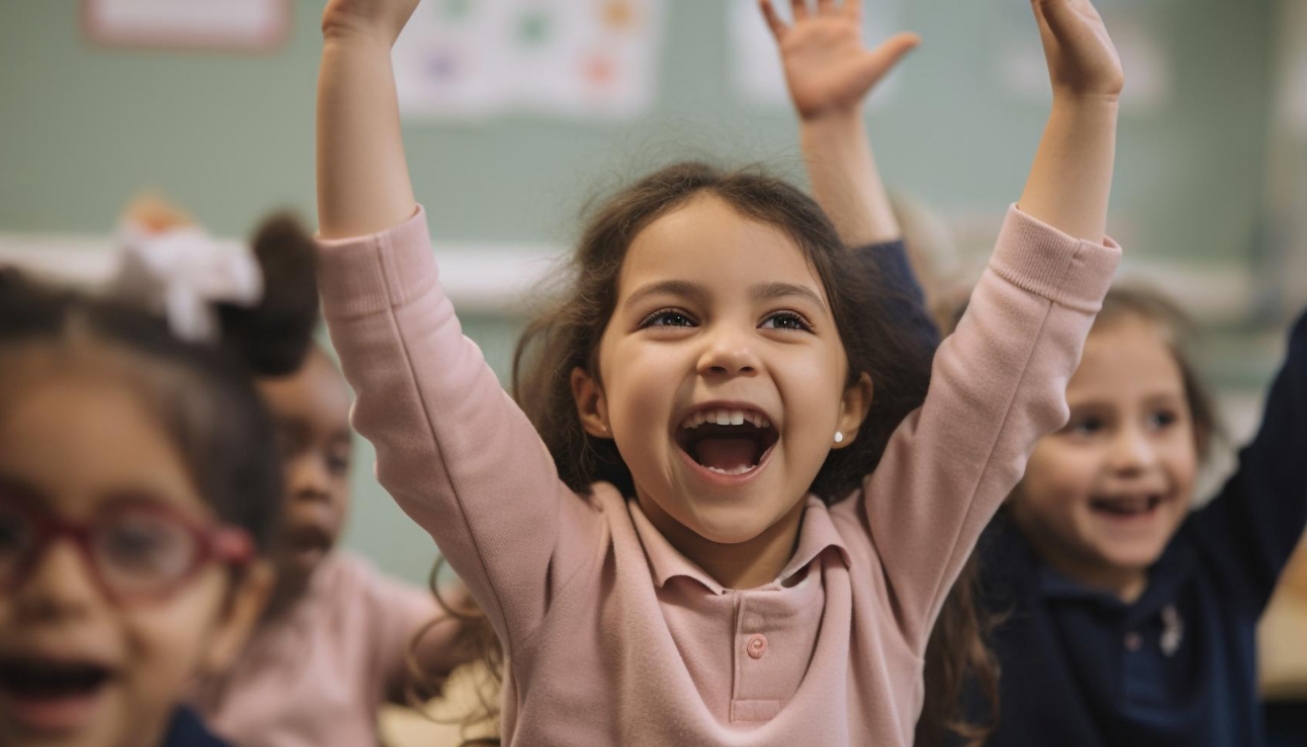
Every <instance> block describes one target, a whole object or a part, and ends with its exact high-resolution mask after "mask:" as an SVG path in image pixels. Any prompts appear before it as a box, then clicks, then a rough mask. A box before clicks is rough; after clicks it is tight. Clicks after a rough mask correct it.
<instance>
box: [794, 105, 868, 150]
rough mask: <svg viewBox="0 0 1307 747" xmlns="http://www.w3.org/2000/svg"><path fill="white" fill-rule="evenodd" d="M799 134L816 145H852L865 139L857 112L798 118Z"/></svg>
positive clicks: (863, 127) (859, 115)
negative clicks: (816, 143)
mask: <svg viewBox="0 0 1307 747" xmlns="http://www.w3.org/2000/svg"><path fill="white" fill-rule="evenodd" d="M799 134H800V137H802V138H803V139H804V140H810V141H814V142H818V143H827V144H834V143H852V142H858V141H860V140H864V139H866V138H867V131H866V129H865V126H864V122H863V121H862V115H861V113H860V112H858V111H857V110H842V111H838V112H837V111H829V112H826V113H824V114H822V115H819V116H813V117H800V118H799Z"/></svg>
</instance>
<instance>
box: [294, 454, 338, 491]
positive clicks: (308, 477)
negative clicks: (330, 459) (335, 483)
mask: <svg viewBox="0 0 1307 747" xmlns="http://www.w3.org/2000/svg"><path fill="white" fill-rule="evenodd" d="M286 473H287V474H286V479H287V483H288V485H287V487H288V488H289V489H290V495H291V498H292V499H293V500H297V501H298V500H314V501H320V500H327V499H328V498H330V496H331V474H330V472H329V471H328V470H327V460H326V459H324V458H322V457H321V456H319V455H317V454H303V455H301V456H300V457H298V458H296V459H295V460H293V461H292V462H291V463H290V464H289V465H288V466H287V470H286Z"/></svg>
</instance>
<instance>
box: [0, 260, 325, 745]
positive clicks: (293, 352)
mask: <svg viewBox="0 0 1307 747" xmlns="http://www.w3.org/2000/svg"><path fill="white" fill-rule="evenodd" d="M262 249H263V251H261V252H256V253H255V254H253V255H252V254H251V253H250V252H249V251H248V250H244V251H242V252H238V253H230V252H227V251H225V248H224V247H221V246H218V245H215V244H212V243H206V241H205V239H204V237H202V236H197V235H188V236H186V237H185V238H184V239H180V240H178V241H173V242H171V243H157V242H153V241H150V240H144V239H141V240H137V241H135V242H134V243H133V244H132V245H131V246H130V247H129V248H128V251H127V254H126V255H125V256H127V257H129V258H130V261H128V262H125V263H124V265H123V267H124V275H123V279H124V280H126V281H130V286H131V288H132V293H131V295H130V296H121V295H114V293H113V292H110V293H109V294H107V295H103V294H97V295H90V294H89V293H84V292H78V291H70V290H67V289H64V288H59V287H55V286H45V285H42V284H39V283H37V282H36V281H34V280H32V279H30V278H27V277H25V276H23V275H22V274H20V273H19V272H17V271H15V270H13V269H9V268H4V269H0V744H3V745H5V747H19V746H24V747H25V746H27V745H85V746H86V747H100V746H103V747H114V746H116V745H128V744H131V745H143V746H147V747H190V746H195V747H209V746H212V747H220V746H221V745H224V744H226V743H225V742H221V741H220V740H219V739H217V738H215V737H214V736H213V735H212V734H210V732H209V731H208V730H207V729H206V728H205V726H204V725H203V723H202V722H201V720H200V719H199V717H198V716H197V714H196V713H195V712H194V711H193V710H191V709H190V708H188V707H186V706H185V705H184V704H183V703H182V702H181V701H182V697H183V693H184V691H185V688H186V687H187V686H188V684H189V683H190V682H192V681H193V680H194V678H196V677H199V676H205V675H212V674H215V673H217V672H220V671H222V670H223V669H224V668H225V667H226V666H228V665H230V663H231V662H232V661H233V660H234V659H235V658H236V657H237V656H238V654H239V652H240V650H241V648H242V646H243V644H244V641H245V638H246V637H247V635H248V634H249V632H250V630H251V629H252V628H253V627H254V625H255V624H256V622H257V620H258V619H259V617H260V615H261V614H262V611H263V609H264V606H265V603H266V602H267V599H268V597H269V594H270V593H271V591H272V586H273V579H274V570H273V567H272V562H271V555H272V551H273V547H274V545H275V542H276V537H275V529H276V525H277V523H278V515H279V513H280V510H281V509H280V503H281V470H280V464H279V462H278V459H277V452H276V448H275V443H276V441H275V437H276V436H275V431H274V428H273V425H272V420H271V418H270V417H269V415H268V413H267V410H266V408H265V407H264V405H263V403H262V401H261V399H260V398H259V396H258V393H257V392H256V391H255V388H254V383H253V376H255V375H278V374H285V373H286V372H289V371H293V370H295V369H296V368H298V367H299V365H300V362H301V360H302V359H303V357H304V354H305V352H306V350H307V348H308V345H309V341H310V334H311V331H312V322H313V319H314V318H315V316H316V313H317V298H316V286H315V283H314V280H313V276H312V268H313V262H312V259H313V254H312V253H311V251H310V248H309V247H308V246H307V245H306V244H305V243H303V242H301V243H300V244H299V245H296V246H284V245H282V246H277V247H275V248H272V247H268V246H264V247H262ZM196 268H204V269H206V270H212V271H214V272H213V274H210V275H209V276H208V277H206V278H204V279H197V278H196V277H195V276H194V274H192V272H191V271H193V270H195V269H196ZM306 273H307V274H306ZM224 276H225V280H227V281H231V282H221V281H219V280H218V278H220V277H224ZM122 289H123V288H120V289H119V290H122ZM156 291H157V292H156ZM265 293H266V295H265ZM161 308H166V309H167V311H166V313H165V312H163V311H160V310H159V309H161Z"/></svg>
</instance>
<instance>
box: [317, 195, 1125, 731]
mask: <svg viewBox="0 0 1307 747" xmlns="http://www.w3.org/2000/svg"><path fill="white" fill-rule="evenodd" d="M1119 257H1120V249H1119V248H1118V247H1116V246H1115V245H1111V244H1109V245H1108V246H1101V245H1097V244H1094V243H1090V242H1082V241H1077V240H1075V239H1072V238H1070V237H1068V236H1066V235H1064V234H1062V233H1060V232H1058V231H1055V230H1054V229H1052V228H1050V227H1048V226H1045V225H1043V224H1040V223H1039V222H1037V221H1035V220H1034V219H1032V218H1030V217H1029V216H1025V215H1023V214H1021V213H1019V212H1018V211H1016V210H1015V209H1014V210H1012V211H1011V212H1010V214H1009V216H1008V219H1007V222H1006V224H1005V226H1004V229H1003V233H1002V236H1001V238H1000V239H999V242H998V247H997V249H996V250H995V255H994V257H993V259H992V260H991V263H990V267H989V269H988V270H987V271H986V273H985V275H984V277H983V278H982V280H981V281H980V284H979V285H978V286H977V288H976V290H975V293H974V295H973V296H972V301H971V306H970V309H969V310H968V312H967V315H966V317H965V318H964V319H963V321H962V323H961V325H960V326H959V328H958V330H957V332H956V333H955V334H953V335H952V336H950V337H949V338H948V339H947V340H946V341H945V342H944V344H943V345H942V346H941V348H940V350H939V353H938V355H937V356H936V359H935V365H934V379H933V381H932V384H931V389H930V394H929V396H928V397H927V400H926V403H925V405H924V406H923V407H922V408H921V409H920V410H918V411H917V412H915V413H914V414H913V415H911V416H910V417H909V418H908V420H907V421H905V422H904V423H903V425H902V426H901V427H900V428H899V430H898V431H897V432H896V433H895V434H894V436H893V438H892V440H891V442H890V445H889V447H888V449H887V451H886V453H885V457H884V459H883V461H882V462H881V465H880V467H879V468H878V469H877V470H876V471H875V473H873V474H872V475H870V476H869V477H868V478H867V480H866V481H865V484H864V490H863V491H858V492H857V493H855V494H854V495H853V496H851V497H850V498H849V499H848V500H845V501H843V502H841V503H838V504H836V505H835V506H834V507H832V508H829V509H828V508H826V507H825V506H824V505H822V503H821V502H820V501H817V500H815V499H809V500H808V503H807V509H806V511H805V514H804V520H803V528H802V530H801V537H800V540H799V544H798V548H797V552H796V554H795V556H794V558H793V560H792V561H791V562H790V564H789V565H788V567H787V568H786V569H785V572H784V573H783V574H782V576H781V578H780V579H778V580H777V582H775V583H773V584H770V585H768V586H765V587H762V588H759V589H751V590H748V591H732V590H729V589H723V588H721V587H720V586H719V585H718V584H717V583H716V582H714V581H713V580H712V579H711V578H709V577H707V576H706V575H705V574H704V573H703V572H702V571H700V570H699V569H697V568H696V567H694V565H693V564H692V563H690V562H689V561H688V560H687V559H686V558H684V557H683V556H681V555H680V554H679V553H677V552H676V551H675V550H674V549H673V548H672V547H671V546H670V545H669V544H668V543H667V541H666V540H665V539H664V538H663V537H662V536H660V535H659V533H658V532H657V531H656V530H655V529H654V528H653V527H652V526H651V525H650V523H649V522H648V520H647V519H646V518H645V517H644V516H643V515H642V514H641V512H640V510H639V508H638V506H637V504H636V503H635V502H634V501H627V500H625V499H624V498H623V497H622V496H621V495H619V494H618V493H617V492H616V491H615V490H614V489H613V488H612V487H611V486H609V485H606V484H600V485H596V486H595V488H594V492H593V495H592V496H590V497H579V496H577V495H574V494H573V493H572V492H571V491H569V490H568V489H567V488H566V487H565V486H564V485H563V484H562V483H560V482H559V481H558V479H557V475H556V472H555V470H554V466H553V463H552V461H551V460H550V458H549V454H548V453H547V452H546V450H545V449H544V447H543V446H542V444H541V442H540V439H539V438H538V436H537V434H536V432H535V431H534V430H533V429H532V427H531V425H530V423H529V422H528V421H527V419H526V417H525V416H524V415H523V414H522V413H521V411H520V410H519V409H518V408H517V407H516V406H515V405H514V403H513V402H512V401H511V399H510V398H509V397H508V395H507V394H505V392H504V391H503V390H502V389H501V387H500V385H499V382H498V380H497V379H496V378H495V375H494V374H493V373H492V372H491V371H490V369H489V368H488V367H487V366H486V365H485V363H484V362H483V360H482V357H481V353H480V351H479V350H478V349H477V347H476V345H474V344H473V343H472V342H471V341H469V340H467V339H466V338H464V337H463V336H462V333H461V331H460V327H459V324H458V320H457V319H456V318H455V315H454V309H453V306H452V305H451V304H450V302H449V299H448V298H447V297H446V295H445V293H444V291H443V290H442V289H441V287H440V284H439V282H438V278H437V271H436V265H435V262H434V258H433V256H432V252H431V249H430V244H429V239H428V235H427V227H426V216H425V214H423V213H422V212H421V211H419V212H418V214H417V215H415V216H414V217H413V218H412V219H411V220H409V221H408V222H406V223H404V224H403V225H400V226H397V227H395V228H393V229H391V230H389V231H386V232H383V233H380V234H376V235H373V236H366V237H362V238H358V239H355V240H350V241H339V242H323V245H322V251H321V264H320V285H321V289H322V293H323V302H324V310H325V313H326V316H327V320H328V324H329V327H330V330H331V336H332V340H333V341H334V342H335V345H336V349H337V350H338V351H339V353H340V357H341V361H342V363H343V366H344V370H345V374H346V377H347V378H348V379H349V381H350V382H351V384H352V385H353V386H354V388H355V390H356V392H357V394H358V400H357V402H356V404H355V410H354V424H355V427H356V428H357V429H358V431H359V432H360V433H361V434H363V435H364V436H365V437H367V438H368V439H370V440H371V441H372V442H373V443H374V444H376V447H377V473H378V476H379V477H380V479H381V482H382V484H383V485H385V487H386V488H387V489H388V490H389V491H390V493H391V495H393V496H394V497H395V499H396V500H397V501H398V502H399V504H400V505H401V506H402V507H403V508H404V510H405V511H407V512H408V514H409V515H410V516H412V517H413V519H414V520H416V521H417V522H418V523H419V524H421V525H422V526H423V527H424V528H426V530H427V531H429V532H430V533H431V535H432V537H434V538H435V540H436V542H437V543H438V544H439V546H440V549H441V551H442V552H443V553H444V554H445V556H446V557H447V558H448V559H449V562H450V564H451V565H452V566H453V567H454V569H455V570H456V571H458V573H459V574H460V575H461V576H462V578H463V580H464V581H465V582H466V584H467V585H468V587H469V588H470V589H471V592H472V595H473V596H474V597H475V599H476V601H477V602H478V603H479V604H480V606H481V607H482V609H484V610H485V611H486V612H487V614H488V615H489V616H490V619H491V621H492V622H493V623H494V625H495V628H496V630H497V631H498V633H499V635H500V638H501V640H502V641H503V642H504V645H505V647H506V649H507V651H508V654H509V657H510V667H509V672H508V674H507V679H506V684H505V692H504V714H503V731H504V737H505V743H506V744H518V745H526V746H529V747H539V746H541V745H568V746H574V745H660V746H661V745H715V744H720V745H845V744H857V745H909V744H911V742H912V732H913V727H914V724H915V721H916V719H917V715H918V713H919V711H920V708H921V702H922V654H923V652H924V650H925V647H926V640H927V637H928V635H929V631H930V628H931V625H932V623H933V621H934V619H935V616H936V615H937V613H938V611H939V608H940V605H941V603H942V601H943V599H944V596H945V594H946V593H947V591H948V589H949V586H950V585H951V584H952V583H953V581H954V579H955V578H956V575H957V573H958V571H959V569H960V567H961V564H962V563H963V562H964V560H965V559H966V557H967V555H968V554H969V553H970V551H971V549H972V546H973V545H974V544H975V542H976V539H977V537H978V536H979V534H980V532H981V530H982V529H983V528H984V526H985V524H986V523H987V522H988V521H989V519H990V517H991V516H992V515H993V513H994V511H995V510H997V508H998V506H999V504H1000V503H1001V502H1002V500H1003V498H1004V496H1006V495H1007V493H1008V491H1009V490H1010V489H1011V488H1012V486H1013V485H1014V484H1015V483H1016V482H1017V480H1018V479H1019V477H1020V475H1021V473H1022V470H1023V468H1024V465H1025V462H1026V459H1027V457H1028V455H1029V452H1030V450H1031V449H1032V448H1033V445H1034V443H1035V441H1036V440H1037V439H1038V438H1039V437H1040V436H1041V435H1042V434H1044V433H1046V432H1048V431H1051V430H1053V429H1055V428H1057V427H1059V425H1060V424H1061V423H1063V422H1064V421H1065V418H1066V404H1065V391H1066V384H1067V380H1068V379H1069V377H1070V375H1071V373H1072V371H1073V370H1074V369H1075V367H1076V363H1077V361H1078V359H1079V355H1080V350H1081V347H1082V344H1083V342H1084V338H1085V335H1086V334H1088V331H1089V327H1090V324H1091V323H1092V321H1093V316H1094V314H1095V313H1096V312H1097V309H1098V308H1099V304H1100V301H1101V299H1102V296H1103V294H1104V293H1105V292H1106V291H1107V287H1108V285H1109V283H1110V280H1111V276H1112V272H1113V270H1114V268H1115V266H1116V264H1117V261H1118V260H1119Z"/></svg>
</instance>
